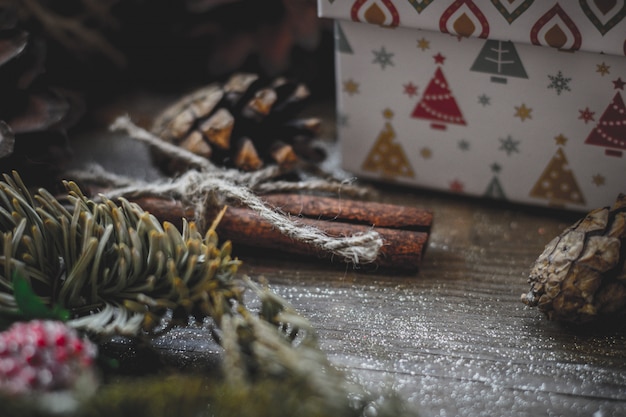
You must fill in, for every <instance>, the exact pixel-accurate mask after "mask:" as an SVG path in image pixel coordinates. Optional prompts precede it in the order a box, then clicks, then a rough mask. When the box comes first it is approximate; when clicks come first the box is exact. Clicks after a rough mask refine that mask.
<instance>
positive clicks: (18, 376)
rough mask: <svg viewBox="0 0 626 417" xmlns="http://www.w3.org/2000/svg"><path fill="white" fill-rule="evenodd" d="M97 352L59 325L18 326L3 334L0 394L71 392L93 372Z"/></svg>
mask: <svg viewBox="0 0 626 417" xmlns="http://www.w3.org/2000/svg"><path fill="white" fill-rule="evenodd" d="M96 353H97V348H96V346H95V345H94V344H93V343H91V342H90V341H89V340H87V339H82V338H81V337H80V336H79V335H78V333H77V332H76V331H75V330H74V329H71V328H69V327H67V326H66V325H65V324H63V323H62V322H60V321H42V320H33V321H30V322H17V323H15V324H13V325H12V326H11V327H10V328H9V329H8V330H6V331H4V332H2V333H0V391H3V392H6V393H9V394H27V393H34V392H41V391H53V390H66V389H72V388H73V387H74V384H75V383H76V382H77V381H78V380H79V377H80V376H81V375H82V374H83V373H85V372H92V370H91V366H92V365H93V362H94V360H95V358H96Z"/></svg>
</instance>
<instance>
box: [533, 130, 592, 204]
mask: <svg viewBox="0 0 626 417" xmlns="http://www.w3.org/2000/svg"><path fill="white" fill-rule="evenodd" d="M555 140H556V143H557V145H565V142H566V141H567V138H565V137H564V136H563V135H559V136H557V137H556V138H555ZM530 196H531V197H535V198H541V199H544V200H548V205H550V206H553V207H563V206H564V205H565V203H572V204H581V205H584V204H585V199H584V197H583V195H582V193H581V191H580V188H579V187H578V183H577V182H576V178H574V173H573V172H572V170H571V168H570V167H569V162H568V161H567V158H566V156H565V152H563V148H562V147H561V146H559V148H558V149H557V151H556V153H555V154H554V156H553V157H552V159H551V160H550V162H548V165H547V166H546V168H545V169H544V171H543V173H542V174H541V176H540V177H539V179H538V180H537V182H536V183H535V185H534V186H533V188H532V190H531V191H530Z"/></svg>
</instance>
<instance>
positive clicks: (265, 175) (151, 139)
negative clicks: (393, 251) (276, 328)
mask: <svg viewBox="0 0 626 417" xmlns="http://www.w3.org/2000/svg"><path fill="white" fill-rule="evenodd" d="M110 128H111V130H123V131H125V132H127V133H128V135H129V136H130V137H131V138H133V139H135V140H139V141H141V142H143V143H145V144H147V145H148V146H151V147H155V148H157V149H159V151H161V152H163V153H165V154H167V155H168V156H169V157H171V158H175V159H178V160H181V161H183V162H186V163H187V164H188V165H189V166H191V167H193V168H195V169H190V170H188V171H186V172H185V173H184V174H182V175H180V176H179V177H177V178H173V179H167V180H163V181H158V182H150V183H147V182H144V181H139V180H136V179H127V178H124V177H121V176H118V175H115V174H109V173H107V172H106V171H105V170H103V169H92V170H91V173H89V172H85V173H80V172H73V175H75V176H76V177H78V178H83V179H85V178H86V177H87V176H89V175H91V178H92V179H94V177H99V179H100V181H110V182H109V183H110V184H111V185H113V186H114V187H115V188H113V189H111V190H109V191H107V192H105V193H103V194H104V195H105V196H106V197H107V198H110V199H113V198H119V197H131V198H132V197H139V196H157V197H166V198H175V199H178V200H180V201H182V202H183V204H187V205H189V206H191V207H193V208H194V213H195V221H196V222H198V223H200V224H201V225H202V223H203V222H204V219H205V214H206V213H207V211H208V210H210V209H214V208H219V207H221V206H223V205H225V204H227V202H228V201H229V200H235V201H236V202H238V203H240V204H243V205H244V206H246V207H248V208H250V209H251V210H253V211H254V212H256V213H257V214H258V215H259V216H260V217H261V218H262V219H264V220H266V221H268V222H270V223H271V224H272V225H273V226H274V227H275V228H276V229H277V230H279V231H280V232H281V233H282V234H284V235H286V236H288V237H290V238H292V239H294V240H296V241H300V242H303V243H306V244H308V245H311V246H313V247H314V248H317V249H319V250H322V251H324V252H328V253H331V254H333V255H336V256H339V257H340V258H341V259H342V260H344V261H346V262H351V263H353V264H365V263H371V262H374V261H375V260H376V258H377V257H378V255H379V252H380V249H381V247H382V245H383V239H382V237H381V236H380V234H379V233H378V232H376V231H374V230H373V229H371V230H368V231H367V232H364V233H358V234H354V235H351V236H329V235H328V234H326V233H325V232H323V231H322V230H320V229H319V228H317V227H313V226H309V225H305V224H302V223H299V222H298V221H297V219H293V218H291V217H290V216H288V215H286V214H285V213H283V212H281V211H280V210H279V209H277V208H273V207H270V206H268V205H267V204H266V203H265V202H264V201H263V200H261V198H260V197H259V196H258V195H257V192H268V191H270V190H272V187H273V190H274V191H276V190H281V191H286V190H289V191H295V190H317V191H320V190H321V191H326V192H328V191H340V190H344V188H345V189H347V193H348V194H359V193H361V194H362V193H363V191H362V190H360V189H359V188H358V187H354V186H351V185H350V184H347V183H345V182H338V181H329V180H319V179H317V180H316V179H309V180H306V181H299V182H295V183H288V182H286V181H272V182H268V181H270V180H272V179H275V178H276V177H277V176H278V175H280V174H281V173H282V172H281V170H280V168H278V167H276V166H270V167H267V168H265V169H262V170H259V171H255V172H250V173H245V172H241V171H239V170H235V169H226V168H220V167H217V166H215V165H214V164H212V163H211V162H210V161H209V160H207V159H205V158H203V157H200V156H198V155H195V154H193V153H192V152H189V151H187V150H186V149H184V148H181V147H179V146H176V145H173V144H170V143H168V142H166V141H164V140H162V139H160V138H159V137H157V136H155V135H153V134H152V133H150V132H148V131H146V130H144V129H142V128H141V127H139V126H137V125H135V124H134V123H133V122H132V121H131V120H130V118H129V117H128V116H122V117H119V118H118V119H117V120H115V122H114V123H113V124H112V125H111V127H110ZM255 191H256V192H255Z"/></svg>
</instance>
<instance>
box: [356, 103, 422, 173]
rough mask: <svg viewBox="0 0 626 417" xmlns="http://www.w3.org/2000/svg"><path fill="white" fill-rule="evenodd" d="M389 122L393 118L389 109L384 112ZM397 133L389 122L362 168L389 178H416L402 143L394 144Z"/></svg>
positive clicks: (386, 123)
mask: <svg viewBox="0 0 626 417" xmlns="http://www.w3.org/2000/svg"><path fill="white" fill-rule="evenodd" d="M383 116H384V117H385V119H387V120H391V118H393V112H392V111H391V110H389V109H386V110H385V111H383ZM395 138H396V132H395V130H394V129H393V127H392V126H391V123H390V122H389V121H387V122H385V126H384V127H383V129H382V130H381V132H380V134H379V135H378V139H376V143H375V144H374V146H373V147H372V149H371V150H370V152H369V154H368V155H367V158H366V159H365V162H363V165H362V166H361V168H362V169H363V170H364V171H370V172H377V173H380V174H381V175H382V176H384V177H387V178H394V177H414V176H415V174H414V172H413V168H411V165H410V164H409V161H408V159H407V157H406V155H405V153H404V150H403V149H402V145H400V143H396V142H394V139H395Z"/></svg>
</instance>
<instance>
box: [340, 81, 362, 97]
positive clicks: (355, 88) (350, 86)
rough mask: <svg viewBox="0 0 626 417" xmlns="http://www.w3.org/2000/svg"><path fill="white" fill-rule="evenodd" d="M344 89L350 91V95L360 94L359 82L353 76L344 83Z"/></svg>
mask: <svg viewBox="0 0 626 417" xmlns="http://www.w3.org/2000/svg"><path fill="white" fill-rule="evenodd" d="M343 91H345V92H346V93H348V95H350V96H352V95H354V94H359V83H357V82H355V81H354V80H353V79H352V78H350V79H349V80H348V81H345V82H344V83H343Z"/></svg>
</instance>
